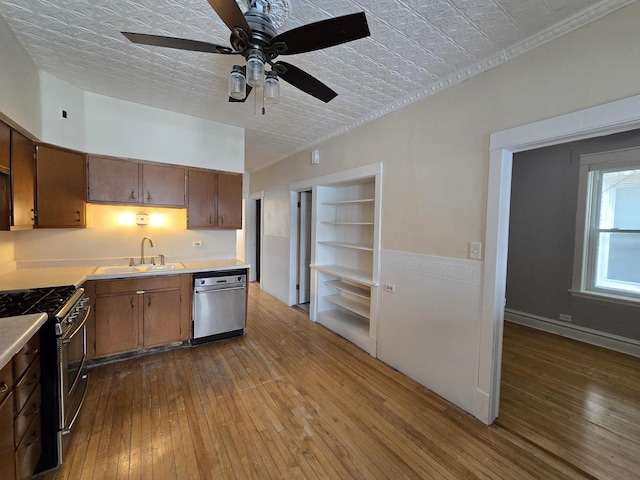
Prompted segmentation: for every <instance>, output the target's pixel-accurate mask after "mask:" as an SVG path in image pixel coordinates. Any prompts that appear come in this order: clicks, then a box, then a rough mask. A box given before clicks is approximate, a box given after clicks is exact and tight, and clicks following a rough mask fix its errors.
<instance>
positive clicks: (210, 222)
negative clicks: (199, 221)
mask: <svg viewBox="0 0 640 480" xmlns="http://www.w3.org/2000/svg"><path fill="white" fill-rule="evenodd" d="M212 223H213V222H212V221H211V215H209V225H211V224H212Z"/></svg>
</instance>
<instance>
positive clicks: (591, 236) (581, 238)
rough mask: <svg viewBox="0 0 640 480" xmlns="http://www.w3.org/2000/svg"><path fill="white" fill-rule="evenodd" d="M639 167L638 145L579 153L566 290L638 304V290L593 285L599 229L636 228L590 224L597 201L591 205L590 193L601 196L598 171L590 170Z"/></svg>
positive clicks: (596, 218) (596, 217)
mask: <svg viewBox="0 0 640 480" xmlns="http://www.w3.org/2000/svg"><path fill="white" fill-rule="evenodd" d="M631 169H640V147H633V148H626V149H621V150H612V151H608V152H601V153H590V154H585V155H580V172H579V183H578V205H577V213H576V235H575V248H574V262H573V280H572V286H571V290H570V292H571V293H572V294H574V295H577V296H587V297H597V298H601V299H605V300H610V301H613V302H616V303H620V302H621V303H625V304H629V303H630V304H633V305H637V306H640V292H638V293H632V292H622V291H620V290H615V289H613V288H611V289H608V288H603V287H598V286H596V270H597V256H598V238H597V237H598V236H599V235H600V233H602V232H612V233H613V232H615V233H637V234H640V230H625V229H623V230H621V229H602V228H599V225H598V226H597V228H592V225H594V224H597V222H598V221H599V216H600V202H597V204H596V205H597V206H596V208H593V204H594V197H596V198H598V199H599V198H601V196H602V175H601V173H599V174H598V175H590V174H591V173H592V172H606V171H616V170H618V171H623V170H631Z"/></svg>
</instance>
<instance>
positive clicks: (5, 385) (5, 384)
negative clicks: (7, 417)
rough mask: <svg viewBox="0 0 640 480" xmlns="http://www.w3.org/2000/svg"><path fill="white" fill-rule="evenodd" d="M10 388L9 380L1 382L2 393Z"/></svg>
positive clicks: (0, 389)
mask: <svg viewBox="0 0 640 480" xmlns="http://www.w3.org/2000/svg"><path fill="white" fill-rule="evenodd" d="M8 390H9V386H8V385H7V382H2V383H0V393H4V392H6V391H8Z"/></svg>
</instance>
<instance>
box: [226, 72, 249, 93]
mask: <svg viewBox="0 0 640 480" xmlns="http://www.w3.org/2000/svg"><path fill="white" fill-rule="evenodd" d="M244 70H245V68H244V67H242V66H240V65H234V66H233V69H232V70H231V74H230V75H229V96H230V97H231V98H233V99H235V100H242V99H244V98H245V97H246V96H247V79H246V77H245V74H244Z"/></svg>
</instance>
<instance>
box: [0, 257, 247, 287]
mask: <svg viewBox="0 0 640 480" xmlns="http://www.w3.org/2000/svg"><path fill="white" fill-rule="evenodd" d="M175 263H181V264H182V265H184V267H185V268H184V269H175V270H163V271H153V272H136V273H109V274H99V275H98V274H95V273H94V272H95V271H96V268H98V266H97V265H87V266H68V267H65V266H60V262H57V265H58V266H55V267H40V268H18V269H16V270H13V271H11V272H7V273H4V274H2V275H0V291H2V290H22V289H26V288H38V287H58V286H63V285H74V286H76V287H78V286H80V285H82V284H83V283H84V282H85V281H86V280H106V279H111V278H132V277H148V276H156V275H177V274H181V273H196V272H207V271H216V270H229V269H235V268H249V265H248V264H247V263H245V262H243V261H241V260H237V259H235V258H234V259H223V260H220V259H216V260H191V261H189V260H185V261H183V262H175Z"/></svg>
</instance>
